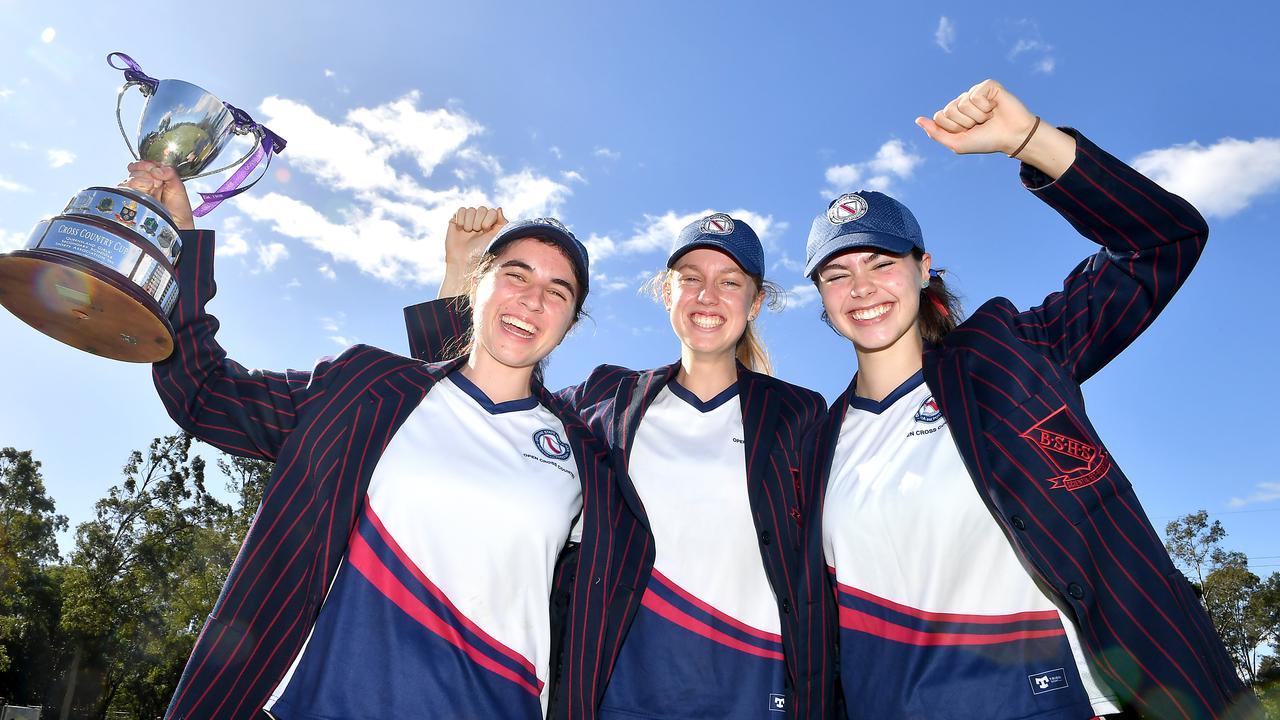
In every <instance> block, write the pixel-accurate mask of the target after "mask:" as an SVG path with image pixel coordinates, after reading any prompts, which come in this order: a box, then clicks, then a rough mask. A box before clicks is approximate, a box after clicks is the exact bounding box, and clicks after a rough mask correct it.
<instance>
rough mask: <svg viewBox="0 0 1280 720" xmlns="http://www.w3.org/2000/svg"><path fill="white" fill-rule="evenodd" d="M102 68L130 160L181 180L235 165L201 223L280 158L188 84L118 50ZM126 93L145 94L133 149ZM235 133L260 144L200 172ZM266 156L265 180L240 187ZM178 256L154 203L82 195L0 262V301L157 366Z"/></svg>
mask: <svg viewBox="0 0 1280 720" xmlns="http://www.w3.org/2000/svg"><path fill="white" fill-rule="evenodd" d="M117 60H119V61H120V62H122V63H123V64H124V67H119V66H117V65H116V61H117ZM107 62H108V63H109V64H110V65H111V67H113V68H115V69H117V70H123V71H124V77H125V83H124V85H122V86H121V87H120V91H119V93H118V94H117V97H116V124H117V125H119V127H120V134H121V135H123V136H124V140H125V144H126V145H127V146H128V147H129V152H130V153H132V154H133V157H134V159H135V160H137V159H141V160H151V161H153V162H156V163H158V164H161V165H167V166H170V167H173V168H174V170H175V171H176V172H177V173H178V175H179V177H181V178H182V179H183V180H184V181H185V180H192V179H195V178H199V177H205V176H207V175H214V174H217V173H220V172H223V171H225V170H230V169H231V168H237V170H236V172H235V173H233V174H232V175H231V176H230V177H229V178H227V180H226V182H224V183H223V184H222V186H221V187H219V188H218V189H217V190H216V191H215V192H211V193H200V196H201V198H202V199H203V200H204V202H203V203H202V204H201V205H200V206H199V207H198V208H196V209H195V211H194V212H193V214H194V215H195V216H196V217H200V216H203V215H206V214H208V212H209V211H210V210H212V209H213V208H214V207H216V206H217V205H218V203H220V202H222V201H223V200H226V199H227V198H230V197H233V196H235V195H238V194H240V193H241V192H244V191H245V190H248V189H249V188H250V187H253V185H254V184H256V183H257V182H258V180H261V179H262V175H265V174H266V169H267V167H269V166H270V164H271V156H272V155H273V154H277V153H280V152H281V151H282V150H284V146H285V143H284V140H283V139H281V138H280V137H279V136H277V135H276V134H275V133H273V132H271V131H270V130H268V129H267V128H266V127H264V126H262V125H259V124H258V123H256V122H254V120H253V118H251V117H249V115H248V114H247V113H245V112H244V111H242V110H240V109H238V108H236V107H234V106H232V105H230V104H229V103H224V102H222V101H221V100H219V99H218V98H216V97H214V96H213V95H211V94H210V93H208V92H206V91H205V90H203V89H201V88H199V87H196V86H195V85H192V84H190V83H187V82H183V81H181V80H156V79H155V78H152V77H149V76H147V75H146V74H145V73H143V72H142V68H140V67H139V66H138V64H137V63H136V62H134V61H133V59H132V58H130V57H129V56H128V55H125V54H124V53H111V54H110V55H108V56H107ZM131 87H137V88H139V89H140V90H141V91H142V94H143V95H144V96H145V97H146V98H147V101H146V105H145V106H144V108H143V111H142V117H141V119H140V120H139V121H138V132H137V150H136V151H135V150H134V144H133V143H131V142H130V141H129V136H128V134H127V133H126V132H125V129H124V123H123V122H122V121H121V119H120V103H121V101H122V100H123V98H124V94H125V92H126V91H128V90H129V88H131ZM233 135H253V136H254V137H255V139H256V140H255V142H254V144H253V147H251V148H250V150H249V151H248V152H247V153H246V154H245V156H244V157H242V158H240V159H239V160H237V161H236V162H234V163H232V164H230V165H227V166H225V167H222V168H219V169H217V170H210V171H208V172H205V171H204V170H205V168H207V167H209V166H210V165H212V164H213V161H214V159H215V158H216V157H217V155H218V153H219V151H221V150H222V148H223V147H225V146H226V144H227V143H228V142H229V141H230V139H231V137H232V136H233ZM264 158H265V159H266V161H267V163H266V165H264V166H263V172H262V175H259V176H258V178H257V179H255V180H254V181H253V182H251V183H249V184H248V185H244V186H243V187H242V185H243V183H244V181H245V179H246V178H247V177H249V175H250V174H251V173H252V172H253V171H254V169H255V168H256V167H257V166H258V165H259V164H260V163H261V162H262V160H263V159H264ZM181 255H182V240H181V239H180V238H179V237H178V229H177V227H176V226H175V225H174V223H173V220H172V219H171V218H170V217H169V213H167V212H166V211H165V209H164V206H163V205H161V204H160V202H159V201H158V200H156V199H155V198H152V197H151V196H149V195H147V194H146V193H142V192H137V191H135V190H132V189H129V188H123V187H91V188H87V189H85V190H82V191H81V192H79V193H78V194H76V196H75V197H73V198H71V201H70V202H68V203H67V206H66V208H64V209H63V211H62V213H61V214H59V215H55V216H54V217H52V218H47V219H45V220H41V221H40V222H39V223H37V224H36V227H35V229H34V230H33V231H32V232H31V236H30V238H29V239H28V241H27V245H26V247H25V248H23V249H21V250H15V251H13V252H10V253H5V254H2V255H0V304H3V305H4V306H5V307H6V308H8V309H9V310H10V312H12V313H13V314H14V315H17V316H18V317H19V318H21V319H22V320H23V322H26V323H27V324H28V325H30V326H32V327H34V328H35V329H37V330H39V331H41V332H43V333H45V334H46V335H49V336H50V337H53V338H55V339H57V340H60V341H62V342H64V343H66V344H68V345H72V346H74V347H78V348H80V349H81V350H85V351H87V352H91V353H93V354H95V355H101V356H103V357H108V358H112V359H115V360H126V361H129V362H157V361H159V360H163V359H165V358H166V357H168V356H169V354H170V353H171V352H172V351H173V328H172V327H171V326H170V324H169V319H168V318H169V311H170V310H172V309H173V306H174V303H175V302H177V299H178V292H179V291H180V290H179V288H178V284H177V272H176V270H175V266H176V264H177V263H178V261H179V259H180V257H181Z"/></svg>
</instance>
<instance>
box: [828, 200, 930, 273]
mask: <svg viewBox="0 0 1280 720" xmlns="http://www.w3.org/2000/svg"><path fill="white" fill-rule="evenodd" d="M854 248H874V249H876V250H884V251H885V252H889V253H893V254H894V255H905V254H907V253H909V252H911V251H912V250H919V251H920V252H924V236H923V235H922V234H921V233H920V223H918V222H916V216H915V215H912V214H911V211H910V210H908V209H907V206H906V205H903V204H902V203H900V202H898V201H897V200H894V199H893V198H891V197H889V196H888V195H885V194H884V193H880V192H876V191H874V190H859V191H858V192H853V193H845V194H844V195H841V196H840V197H838V198H836V199H835V200H832V201H831V204H830V205H828V206H827V210H826V212H824V213H822V214H821V215H819V216H818V217H816V218H814V219H813V227H811V228H810V229H809V243H808V245H807V246H806V247H805V253H804V274H805V276H806V277H813V274H814V273H815V272H817V270H818V268H820V267H822V264H823V263H825V262H826V261H827V260H828V259H830V258H831V256H832V255H835V254H836V253H840V252H844V251H845V250H852V249H854Z"/></svg>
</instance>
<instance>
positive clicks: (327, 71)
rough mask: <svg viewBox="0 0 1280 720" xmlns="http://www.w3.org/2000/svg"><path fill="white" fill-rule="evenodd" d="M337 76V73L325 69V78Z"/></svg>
mask: <svg viewBox="0 0 1280 720" xmlns="http://www.w3.org/2000/svg"><path fill="white" fill-rule="evenodd" d="M336 74H337V73H335V72H334V71H332V70H330V69H329V68H325V69H324V76H325V77H333V76H334V75H336Z"/></svg>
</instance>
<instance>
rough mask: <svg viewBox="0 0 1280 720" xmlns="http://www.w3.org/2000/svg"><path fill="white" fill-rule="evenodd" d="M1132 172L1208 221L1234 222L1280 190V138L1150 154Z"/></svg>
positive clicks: (1227, 140)
mask: <svg viewBox="0 0 1280 720" xmlns="http://www.w3.org/2000/svg"><path fill="white" fill-rule="evenodd" d="M1133 166H1134V167H1135V168H1137V169H1138V170H1139V171H1140V172H1142V173H1143V174H1144V175H1147V176H1148V177H1150V178H1151V179H1153V180H1155V181H1156V182H1158V183H1160V184H1161V185H1162V186H1164V187H1165V188H1167V189H1169V190H1171V191H1172V192H1175V193H1177V194H1179V195H1181V196H1183V197H1185V198H1186V199H1187V200H1188V201H1190V202H1191V204H1192V205H1195V206H1196V208H1197V209H1199V210H1200V212H1202V213H1204V214H1205V215H1209V216H1216V217H1230V216H1232V215H1235V214H1236V213H1238V212H1240V211H1241V210H1243V209H1245V208H1246V207H1247V206H1248V205H1249V203H1251V202H1253V201H1254V200H1255V199H1257V198H1259V197H1261V196H1262V195H1265V194H1267V193H1272V192H1275V191H1277V190H1280V138H1256V139H1254V140H1237V139H1235V138H1223V139H1222V140H1219V141H1218V142H1216V143H1214V144H1212V145H1210V146H1208V147H1205V146H1203V145H1201V144H1200V143H1197V142H1191V143H1187V144H1185V145H1174V146H1173V147H1167V148H1160V149H1157V150H1149V151H1147V152H1145V153H1142V154H1141V155H1139V156H1138V157H1137V158H1135V159H1134V160H1133Z"/></svg>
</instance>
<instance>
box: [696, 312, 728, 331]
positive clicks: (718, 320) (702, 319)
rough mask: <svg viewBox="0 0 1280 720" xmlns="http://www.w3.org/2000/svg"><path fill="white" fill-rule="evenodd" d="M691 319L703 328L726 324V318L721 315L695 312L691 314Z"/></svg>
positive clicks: (711, 328)
mask: <svg viewBox="0 0 1280 720" xmlns="http://www.w3.org/2000/svg"><path fill="white" fill-rule="evenodd" d="M689 320H690V321H692V322H693V324H694V325H697V326H698V327H700V328H702V329H703V330H714V329H716V328H718V327H720V326H721V325H723V324H724V318H722V317H720V316H719V315H701V314H694V315H690V316H689Z"/></svg>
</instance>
